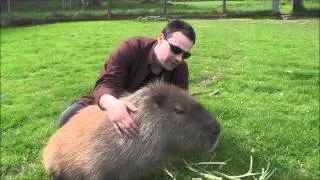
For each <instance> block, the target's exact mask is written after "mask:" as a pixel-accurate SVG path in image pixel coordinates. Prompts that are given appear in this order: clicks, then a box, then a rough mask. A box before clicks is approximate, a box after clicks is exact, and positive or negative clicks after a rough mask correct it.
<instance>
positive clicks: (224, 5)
mask: <svg viewBox="0 0 320 180" xmlns="http://www.w3.org/2000/svg"><path fill="white" fill-rule="evenodd" d="M226 12H227V0H223V2H222V13H223V14H225V13H226Z"/></svg>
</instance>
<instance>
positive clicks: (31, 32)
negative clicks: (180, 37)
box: [0, 19, 320, 179]
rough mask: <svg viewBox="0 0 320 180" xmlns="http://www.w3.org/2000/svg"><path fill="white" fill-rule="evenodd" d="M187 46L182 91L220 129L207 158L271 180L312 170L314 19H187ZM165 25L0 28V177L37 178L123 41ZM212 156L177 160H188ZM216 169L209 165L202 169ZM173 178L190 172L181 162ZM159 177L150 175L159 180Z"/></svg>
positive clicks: (307, 175)
mask: <svg viewBox="0 0 320 180" xmlns="http://www.w3.org/2000/svg"><path fill="white" fill-rule="evenodd" d="M188 22H190V23H191V24H192V25H193V26H194V28H195V29H196V31H197V38H198V39H197V43H196V46H195V47H194V48H193V50H192V54H193V55H192V57H191V58H190V59H188V64H189V66H190V68H189V69H190V91H191V92H199V91H208V90H212V91H219V95H218V96H214V97H211V96H209V95H208V94H204V95H199V96H197V98H198V100H199V101H200V102H201V103H202V104H203V105H204V106H205V107H206V108H207V109H208V110H209V111H210V112H211V113H214V114H215V115H216V116H217V118H218V119H219V121H220V123H221V125H222V136H221V139H220V144H219V146H218V149H217V151H216V156H215V157H214V161H225V160H227V159H231V160H230V161H228V166H225V167H224V168H223V169H221V170H220V171H222V172H224V173H227V174H242V173H244V172H245V171H246V170H247V167H248V166H249V159H250V155H252V156H253V159H254V171H260V169H261V168H262V167H266V165H267V164H268V162H270V164H271V165H270V169H277V171H276V172H275V174H274V175H273V177H272V178H273V179H317V178H319V177H320V173H319V33H318V32H319V20H316V19H311V20H295V21H278V20H249V19H242V20H241V19H240V20H216V21H210V20H190V21H188ZM164 25H165V22H140V21H107V22H102V21H100V22H80V23H58V24H51V25H42V26H33V27H20V28H6V29H1V171H0V174H1V179H44V178H46V175H45V171H44V169H43V167H42V164H41V149H42V148H43V147H44V146H45V144H46V142H47V140H48V138H49V137H50V136H51V135H52V134H53V133H54V131H55V130H56V129H57V128H58V126H57V124H58V123H57V118H58V115H59V113H60V112H61V111H63V110H64V108H66V107H67V106H68V105H69V104H70V103H71V102H72V101H73V100H75V99H77V98H79V97H80V96H82V95H85V94H86V93H87V92H89V91H90V90H91V88H92V86H93V85H94V81H95V79H96V77H97V76H98V73H99V71H100V68H101V67H102V65H103V63H104V59H105V58H106V57H107V56H108V54H109V53H110V52H111V51H112V49H114V47H115V46H116V45H117V44H119V43H120V42H121V41H122V40H123V39H125V38H127V37H131V36H138V35H139V36H141V35H143V36H150V37H156V36H157V35H158V33H159V31H160V30H161V29H162V27H163V26H164ZM212 156H213V154H187V155H185V156H184V157H185V158H186V160H187V161H188V162H190V161H192V162H200V161H210V160H211V159H212ZM212 169H215V170H216V169H217V167H212ZM168 170H169V171H170V172H172V173H173V175H174V176H176V177H177V178H178V179H188V178H189V179H191V177H197V175H195V174H193V173H191V172H189V171H188V170H186V169H185V168H183V167H182V166H179V164H178V165H176V166H174V167H169V168H168ZM166 177H167V176H166V175H165V173H164V172H158V173H155V175H154V178H153V179H163V178H166Z"/></svg>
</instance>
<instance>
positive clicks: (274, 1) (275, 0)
mask: <svg viewBox="0 0 320 180" xmlns="http://www.w3.org/2000/svg"><path fill="white" fill-rule="evenodd" d="M272 12H274V13H278V12H279V0H272Z"/></svg>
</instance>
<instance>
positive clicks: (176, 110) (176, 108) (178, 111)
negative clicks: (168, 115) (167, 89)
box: [173, 107, 184, 114]
mask: <svg viewBox="0 0 320 180" xmlns="http://www.w3.org/2000/svg"><path fill="white" fill-rule="evenodd" d="M173 110H174V112H176V113H177V114H183V113H184V110H183V109H182V108H181V107H174V108H173Z"/></svg>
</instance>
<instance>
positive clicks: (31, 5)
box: [1, 0, 320, 19]
mask: <svg viewBox="0 0 320 180" xmlns="http://www.w3.org/2000/svg"><path fill="white" fill-rule="evenodd" d="M61 2H62V1H61V0H51V1H40V2H39V1H28V2H25V3H23V4H20V5H18V4H13V5H12V10H11V11H12V12H11V14H10V16H9V14H8V13H7V10H6V9H3V10H2V11H1V15H2V18H3V19H47V18H60V17H92V16H96V17H98V16H106V9H107V1H105V0H101V2H102V3H101V6H100V7H86V8H81V4H80V3H78V4H76V1H72V2H73V4H72V9H71V10H69V6H68V3H66V5H65V9H64V10H63V9H62V4H61ZM66 2H67V1H66ZM304 6H305V8H307V9H320V2H319V0H305V1H304ZM291 9H292V6H291V3H290V1H288V0H281V1H280V11H281V13H290V12H291ZM227 10H228V12H229V13H237V12H253V11H271V10H272V0H243V1H227ZM167 11H168V14H203V13H205V14H210V13H214V14H216V13H222V1H184V2H179V1H178V2H176V1H171V2H170V3H169V4H168V10H167ZM112 13H113V14H114V15H132V16H137V15H141V16H146V15H161V14H163V3H162V1H160V2H159V1H158V2H154V3H141V1H129V0H124V1H123V0H122V1H114V2H112Z"/></svg>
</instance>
